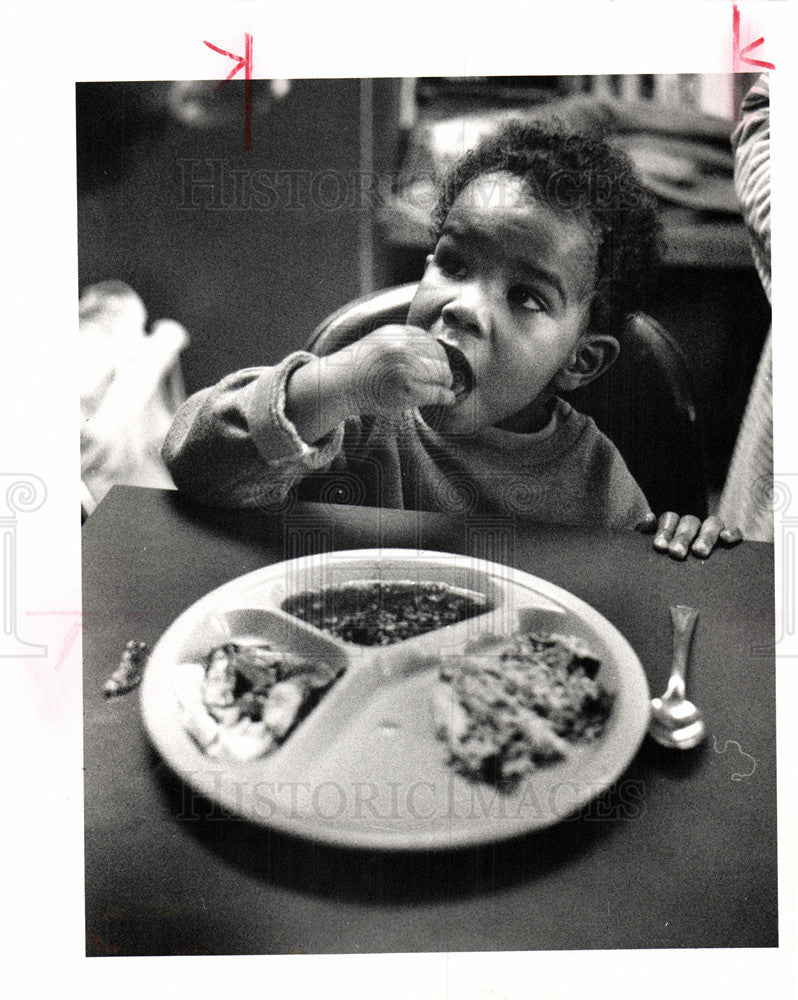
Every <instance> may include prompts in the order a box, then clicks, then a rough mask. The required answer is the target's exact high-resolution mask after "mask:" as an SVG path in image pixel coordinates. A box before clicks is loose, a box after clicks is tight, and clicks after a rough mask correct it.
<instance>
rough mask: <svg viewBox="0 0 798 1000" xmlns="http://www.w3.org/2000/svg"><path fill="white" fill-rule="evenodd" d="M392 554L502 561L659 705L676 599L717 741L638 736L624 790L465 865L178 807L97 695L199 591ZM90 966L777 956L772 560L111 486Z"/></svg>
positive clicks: (93, 646)
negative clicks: (691, 620)
mask: <svg viewBox="0 0 798 1000" xmlns="http://www.w3.org/2000/svg"><path fill="white" fill-rule="evenodd" d="M377 545H381V546H384V547H404V548H408V547H409V548H417V547H418V548H423V549H427V550H434V551H449V552H456V553H462V554H471V555H475V556H478V557H481V558H486V559H491V560H493V561H497V562H504V563H509V564H511V565H514V566H517V567H518V568H519V569H522V570H524V571H526V572H529V573H532V574H534V575H536V576H540V577H543V578H545V579H547V580H550V581H551V582H553V583H555V584H557V585H559V586H561V587H564V588H566V589H567V590H569V591H571V592H572V593H574V594H576V595H577V596H578V597H580V598H582V599H583V600H585V601H587V602H588V603H589V604H591V605H593V607H595V608H596V609H597V610H598V611H599V612H601V614H603V615H605V616H606V617H607V618H608V619H609V620H610V621H611V622H612V623H613V624H614V625H615V626H616V627H617V628H618V629H619V630H620V631H621V632H622V633H623V634H624V635H625V636H626V638H627V639H628V640H629V642H630V643H631V644H632V646H633V647H634V649H635V651H636V652H637V654H638V656H639V658H640V660H641V662H642V663H643V666H644V668H645V671H646V674H647V676H648V681H649V685H650V687H651V689H652V692H659V691H661V690H663V689H664V687H665V683H666V680H667V675H668V672H669V666H670V644H671V623H670V616H669V610H668V609H669V607H670V606H671V605H672V604H677V603H680V604H690V605H692V606H694V607H696V608H698V609H699V611H700V618H699V622H698V627H697V631H696V635H695V640H694V643H693V649H692V656H691V672H690V675H689V679H688V683H689V688H690V693H691V696H693V700H695V701H696V702H697V703H699V704H700V705H701V707H702V708H703V709H704V711H705V714H706V717H707V721H708V726H709V731H710V736H709V739H708V740H707V742H706V743H705V744H704V745H703V746H702V747H700V748H698V749H697V750H695V751H691V752H687V753H679V752H676V751H666V750H663V749H662V748H660V747H657V746H656V745H654V744H652V743H651V742H650V741H649V740H648V738H647V739H646V740H645V741H644V743H643V745H642V747H641V748H640V750H639V752H638V753H637V755H636V757H635V758H634V760H633V761H632V763H631V765H630V767H629V769H628V770H627V772H626V774H625V775H624V777H623V781H622V782H620V783H618V785H617V786H616V787H613V788H610V789H609V790H608V791H607V792H605V793H603V795H602V796H600V797H599V798H598V799H597V800H596V801H595V802H594V803H592V804H591V805H590V806H588V807H585V808H584V809H582V810H581V811H580V813H579V815H577V816H576V817H572V818H569V819H568V820H567V821H565V822H562V823H560V824H558V825H557V826H554V827H551V828H549V829H548V830H544V831H541V832H537V833H533V834H528V835H526V836H523V837H520V838H515V839H513V840H511V841H507V842H502V843H494V844H490V845H487V846H482V847H478V848H467V849H458V850H452V851H446V850H439V851H431V852H403V853H398V854H390V853H381V852H376V851H367V850H343V849H340V848H333V847H326V846H323V845H319V844H311V843H308V842H305V841H302V840H298V839H295V838H293V837H290V836H287V835H284V834H278V833H276V832H274V831H270V830H268V829H264V828H262V827H259V826H255V825H253V824H250V823H248V822H246V821H244V820H240V819H237V818H235V817H233V816H231V815H229V814H227V813H225V812H224V811H222V810H221V809H220V808H219V807H218V806H214V805H213V804H211V803H209V802H206V801H205V800H202V799H200V798H199V797H198V796H196V795H195V794H193V793H190V792H189V791H188V789H187V788H186V786H184V785H183V784H182V782H181V781H180V780H179V779H178V778H177V777H176V776H174V775H173V774H172V773H171V772H170V770H169V769H168V768H167V766H166V765H165V764H164V763H163V762H162V761H161V760H160V758H159V757H158V755H157V753H156V752H155V751H154V750H153V749H152V748H151V746H150V744H149V742H148V741H147V738H146V737H145V734H144V731H143V728H142V723H141V716H140V712H139V700H138V694H137V693H136V692H133V693H130V694H127V695H124V696H122V697H118V698H112V699H106V698H105V697H104V695H103V692H102V687H103V682H104V681H105V680H106V678H107V677H108V676H109V675H110V674H111V672H112V671H113V670H114V668H115V667H116V665H117V663H118V661H119V656H120V653H121V651H122V649H123V647H124V645H125V643H126V642H127V641H128V640H129V639H136V640H143V641H145V642H147V643H148V644H150V645H153V644H154V643H155V642H156V641H157V639H158V637H159V636H160V634H161V633H162V632H163V631H164V630H165V629H166V628H167V627H168V626H169V624H170V623H171V622H172V621H173V620H174V619H175V618H176V617H177V615H178V614H179V613H180V612H181V611H183V610H184V609H185V608H187V607H188V606H189V605H191V604H192V603H193V602H194V601H196V600H197V599H198V598H200V597H202V596H203V595H204V594H206V593H207V592H208V591H209V590H211V589H213V588H215V587H217V586H219V585H221V584H223V583H225V582H227V581H229V580H231V579H233V578H235V577H237V576H239V575H241V574H242V573H246V572H249V571H251V570H255V569H258V568H259V567H261V566H264V565H268V564H270V563H274V562H277V561H280V560H282V559H284V558H290V557H294V556H298V555H303V554H307V553H309V552H312V551H318V550H320V549H321V548H324V549H353V548H367V547H372V546H377ZM83 615H84V619H83V620H84V633H83V634H84V640H83V642H84V646H83V649H84V725H85V761H84V763H85V836H86V840H85V844H86V948H87V954H88V955H161V954H163V955H170V954H172V955H177V954H180V955H184V954H275V953H278V954H279V953H299V954H327V953H358V952H422V951H423V952H456V951H501V950H513V951H527V950H536V949H546V950H548V949H568V948H577V949H597V948H675V947H692V948H712V947H774V946H776V945H777V944H778V936H777V859H776V739H775V670H774V650H773V635H774V608H773V550H772V547H771V546H767V545H761V544H756V543H743V544H742V545H740V546H738V547H737V548H734V549H731V550H720V551H718V552H716V553H715V554H713V555H712V557H711V558H710V559H708V560H706V561H700V560H697V559H691V560H689V561H687V562H685V563H677V562H673V561H671V560H669V559H668V558H667V557H663V556H661V555H659V554H657V553H655V552H654V550H653V549H652V547H651V539H650V537H646V536H643V535H639V534H636V533H634V532H623V533H611V532H608V531H600V530H593V529H591V530H587V529H576V528H566V527H559V526H551V525H541V526H539V527H534V528H524V529H520V528H517V527H514V526H513V525H512V524H510V523H508V522H490V521H489V520H485V519H482V520H477V519H471V520H469V519H467V518H466V519H464V518H448V517H444V516H441V515H437V514H416V513H409V512H401V511H389V510H381V509H372V508H362V507H359V508H358V507H348V506H343V505H341V506H337V505H316V504H302V505H299V506H296V507H294V508H293V509H290V510H287V511H283V512H275V513H251V514H250V513H247V514H243V513H240V512H236V513H232V512H224V511H212V510H207V509H206V510H203V509H201V508H197V507H192V506H191V505H189V504H188V503H186V502H185V501H184V500H181V498H180V497H179V496H178V494H176V493H174V492H169V491H159V490H146V489H137V488H128V487H117V488H115V489H114V490H112V492H111V493H110V494H109V495H108V497H107V498H106V499H105V500H104V501H103V503H102V504H101V505H100V506H99V508H98V509H97V511H96V513H95V514H94V515H93V516H92V517H91V518H90V519H89V521H88V522H87V524H86V525H85V527H84V528H83Z"/></svg>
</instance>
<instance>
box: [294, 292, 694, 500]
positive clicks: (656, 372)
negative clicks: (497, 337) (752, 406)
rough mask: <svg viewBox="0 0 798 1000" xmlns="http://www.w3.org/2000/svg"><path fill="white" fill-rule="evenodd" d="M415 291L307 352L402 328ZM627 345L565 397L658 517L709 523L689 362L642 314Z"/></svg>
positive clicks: (351, 318)
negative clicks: (611, 447)
mask: <svg viewBox="0 0 798 1000" xmlns="http://www.w3.org/2000/svg"><path fill="white" fill-rule="evenodd" d="M416 287H417V285H416V284H415V283H412V284H407V285H397V286H396V287H394V288H388V289H385V290H383V291H379V292H374V293H372V294H371V295H365V296H363V297H362V298H359V299H356V300H354V301H353V302H349V303H348V304H347V305H345V306H342V307H341V308H340V309H338V310H336V311H335V312H334V313H332V314H331V315H330V316H328V317H327V319H325V320H324V321H323V322H322V323H320V324H319V326H317V327H316V329H315V330H314V331H313V333H312V334H311V336H310V338H309V340H308V342H307V345H306V349H307V350H308V351H312V352H313V353H314V354H317V355H319V356H320V357H323V356H326V355H328V354H332V353H334V352H335V351H337V350H340V349H341V348H342V347H346V346H347V345H348V344H352V343H354V342H355V341H356V340H359V339H360V338H361V337H364V336H366V334H368V333H371V332H372V331H374V330H376V329H377V328H378V327H380V326H385V325H387V324H389V323H403V322H404V321H405V319H406V318H407V311H408V308H409V306H410V302H411V300H412V298H413V295H414V293H415V290H416ZM621 345H622V346H621V355H620V357H619V359H618V360H617V361H616V363H615V364H614V365H613V367H612V368H611V369H610V370H609V371H608V372H607V373H605V374H604V375H602V376H601V377H600V378H598V379H596V380H595V381H594V382H592V383H591V384H590V385H588V386H586V387H585V388H583V389H579V390H577V391H576V392H573V393H570V394H569V395H568V396H567V397H566V398H567V399H568V401H569V402H570V403H572V405H573V406H574V407H575V408H576V409H577V410H579V411H581V412H582V413H587V414H588V415H589V416H591V417H592V418H593V419H594V420H595V422H596V424H597V425H598V426H599V428H600V429H601V430H602V431H603V432H604V433H605V434H606V435H607V437H609V438H610V440H611V441H613V442H614V444H615V446H616V447H617V448H618V450H619V451H620V453H621V454H622V455H623V457H624V460H625V461H626V464H627V465H628V467H629V470H630V472H631V473H632V475H633V476H634V477H635V479H636V480H637V482H638V483H639V484H640V487H641V489H642V490H643V492H644V493H645V495H646V497H647V499H648V502H649V504H650V506H651V508H652V510H653V511H654V513H656V514H661V513H663V512H664V511H666V510H674V511H677V512H678V513H679V514H696V515H697V516H699V517H705V516H706V513H707V485H706V467H705V459H704V445H703V438H702V433H701V426H700V421H699V414H698V408H697V407H696V404H695V398H694V390H693V384H692V377H691V374H690V367H689V364H688V362H687V358H686V357H685V355H684V352H683V351H682V349H681V348H680V347H679V345H678V343H677V342H676V341H675V340H674V339H673V337H672V336H671V335H670V334H669V333H668V332H667V331H666V330H664V329H663V328H662V327H661V326H660V325H659V323H657V322H656V321H655V320H653V319H652V318H651V317H650V316H647V315H646V314H644V313H635V315H634V316H632V317H631V318H630V320H629V321H628V323H627V325H626V328H625V330H624V331H623V334H622V337H621Z"/></svg>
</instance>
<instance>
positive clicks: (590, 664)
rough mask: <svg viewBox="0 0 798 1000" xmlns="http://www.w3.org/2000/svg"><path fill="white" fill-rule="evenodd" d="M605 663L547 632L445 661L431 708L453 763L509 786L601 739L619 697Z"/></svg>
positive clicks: (466, 772) (576, 642)
mask: <svg viewBox="0 0 798 1000" xmlns="http://www.w3.org/2000/svg"><path fill="white" fill-rule="evenodd" d="M599 666H600V663H599V660H598V659H597V658H596V657H595V656H594V655H593V654H592V653H591V652H590V650H589V649H588V648H587V647H586V645H585V643H584V642H583V641H582V640H581V639H578V638H576V637H574V636H566V635H558V634H556V633H544V632H531V633H523V632H520V633H517V634H515V635H513V636H511V637H510V638H509V639H508V641H507V642H506V643H505V644H504V645H503V646H502V647H500V648H499V649H498V650H497V651H496V652H493V653H491V655H471V656H469V655H468V654H466V655H463V656H461V657H457V658H451V659H449V660H447V661H445V662H443V663H442V664H441V667H440V681H441V683H440V684H439V685H438V689H437V691H436V695H435V703H434V705H433V710H434V713H435V720H436V725H437V731H438V735H439V737H440V738H441V739H445V740H446V742H447V744H448V746H449V751H450V762H451V763H452V765H453V766H454V768H455V769H456V770H457V771H459V772H460V773H461V774H463V775H465V776H467V777H469V778H472V779H476V780H481V781H490V782H493V783H495V784H498V785H500V786H502V787H505V788H511V787H512V786H513V785H514V784H516V783H517V782H518V781H519V780H520V779H522V778H524V777H525V776H526V775H528V774H529V773H531V772H532V771H534V770H535V769H536V768H537V767H538V766H539V765H541V764H546V763H551V762H553V761H556V760H562V759H565V758H567V757H569V756H570V754H571V752H572V749H573V747H574V746H575V745H576V744H580V743H589V742H592V741H593V740H596V739H597V738H598V737H599V736H601V734H602V732H603V731H604V728H605V726H606V723H607V719H608V717H609V714H610V711H611V709H612V705H613V701H614V696H613V695H612V694H611V693H610V692H609V691H608V690H607V689H606V688H605V687H604V686H603V685H602V684H601V683H600V682H599V681H598V680H597V679H596V678H597V673H598V669H599Z"/></svg>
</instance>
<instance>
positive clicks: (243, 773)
mask: <svg viewBox="0 0 798 1000" xmlns="http://www.w3.org/2000/svg"><path fill="white" fill-rule="evenodd" d="M353 580H363V581H366V580H384V581H391V580H413V581H418V582H423V581H434V582H442V583H446V584H449V585H450V586H454V587H458V588H466V589H468V590H472V591H478V592H479V593H482V594H484V595H485V596H486V597H487V598H488V601H489V602H490V604H491V605H492V606H493V607H492V610H490V611H488V612H486V613H484V614H481V615H478V616H476V617H473V618H470V619H467V620H465V621H462V622H458V623H457V624H455V625H449V626H446V627H444V628H441V629H437V630H435V631H433V632H428V633H426V634H425V635H421V636H416V637H414V638H412V639H406V640H404V641H402V642H398V643H394V644H392V645H389V646H380V647H374V646H371V647H364V646H356V645H353V644H350V643H347V642H344V641H341V640H339V639H337V638H335V637H332V636H330V635H328V634H327V633H325V632H322V631H320V630H318V629H316V628H314V627H313V626H311V625H308V624H305V623H304V622H302V621H299V620H298V619H297V618H295V617H293V616H291V615H289V614H286V613H285V612H283V611H282V610H281V609H280V605H281V603H282V602H283V601H284V600H285V598H286V597H287V596H289V595H291V594H297V593H300V592H302V591H315V590H320V589H322V588H325V587H336V586H340V585H341V584H343V583H346V582H349V581H353ZM519 627H529V628H541V629H546V630H549V631H558V632H564V633H569V634H573V635H577V636H579V637H580V638H582V639H584V641H585V642H586V643H587V645H588V646H589V647H590V649H591V650H592V651H593V652H594V653H595V654H596V656H598V657H599V659H600V660H601V667H600V669H599V674H598V678H599V680H600V681H601V683H602V684H603V685H604V686H605V687H606V688H607V689H608V690H610V691H611V692H613V693H614V695H615V701H614V704H613V708H612V712H611V714H610V717H609V720H608V722H607V726H606V728H605V731H604V733H603V734H602V736H601V737H600V738H599V739H598V740H596V741H595V742H593V743H590V744H586V745H582V746H579V747H578V748H576V750H575V752H574V754H573V755H572V756H570V757H569V758H568V759H567V760H565V761H562V762H557V763H553V764H549V765H546V766H542V767H540V768H539V769H537V770H536V771H535V772H533V773H532V774H531V775H530V776H529V777H528V778H526V779H525V780H524V781H523V782H521V783H520V785H518V786H517V787H516V788H515V789H513V790H512V791H511V792H505V791H499V790H498V789H496V788H495V787H494V786H492V785H489V784H486V783H481V782H473V781H469V780H467V779H466V778H464V777H461V776H460V775H459V774H457V773H455V772H454V771H453V770H452V768H451V767H450V766H449V765H448V764H447V750H446V746H445V744H444V743H443V742H442V741H441V740H439V739H438V738H437V737H436V735H435V727H434V724H433V717H432V712H431V708H430V695H431V692H432V690H433V686H434V684H435V682H436V679H437V669H436V667H435V666H432V665H431V662H430V661H431V658H432V657H435V656H441V655H442V656H447V655H457V654H459V653H461V652H462V651H463V650H464V648H465V647H466V645H467V644H469V643H472V642H473V641H474V640H475V639H478V638H481V637H485V636H488V635H491V634H498V635H506V634H509V633H511V632H513V631H514V630H515V629H517V628H519ZM253 638H260V639H264V640H266V641H267V642H268V643H269V644H270V645H272V646H273V647H274V648H278V649H290V650H292V651H294V652H296V653H299V654H306V655H310V656H317V657H318V658H320V659H323V660H325V661H327V662H328V663H330V664H331V665H333V666H340V667H343V668H344V672H343V674H342V675H341V676H340V677H339V679H338V680H337V681H336V682H335V684H334V685H333V686H332V687H331V688H330V689H329V690H328V691H327V692H326V693H325V694H324V695H323V697H322V699H321V701H320V702H319V704H318V705H317V706H316V707H315V708H314V709H313V710H312V711H311V712H310V714H308V715H307V716H306V717H305V718H304V719H303V720H302V721H301V722H300V723H299V724H298V725H297V726H296V728H295V729H294V730H293V731H292V732H291V733H290V734H289V736H288V737H287V738H286V740H285V742H284V743H283V744H282V745H281V746H279V747H278V748H277V749H276V750H275V751H274V752H273V753H271V754H269V755H268V756H266V757H262V758H260V759H258V760H254V761H250V762H246V763H240V762H229V761H220V760H215V759H211V758H209V757H207V756H206V755H205V754H204V753H203V752H202V751H201V750H200V749H199V748H198V746H197V745H196V744H195V743H194V741H193V740H192V739H191V737H190V736H188V735H187V733H186V732H185V731H184V729H183V727H182V725H181V723H180V721H179V718H178V705H177V698H176V694H175V689H174V682H175V679H176V678H177V676H178V674H179V673H180V671H181V665H183V667H182V669H185V664H187V663H197V662H198V661H200V660H201V659H202V658H203V657H204V656H205V655H206V654H207V653H208V652H209V651H210V650H211V649H213V648H214V647H215V646H218V645H220V644H222V643H225V642H234V641H236V640H247V639H253ZM141 708H142V714H143V718H144V723H145V726H146V729H147V732H148V734H149V736H150V738H151V740H152V742H153V743H154V745H155V747H156V748H157V750H158V751H159V752H160V754H161V755H162V757H163V758H164V760H166V762H167V763H168V764H169V765H170V766H171V767H172V768H173V769H174V771H175V772H176V773H177V774H178V775H179V776H180V777H181V778H182V779H183V780H184V781H185V782H187V783H188V785H189V786H190V787H192V788H193V789H195V790H196V791H197V792H199V793H200V794H201V795H203V796H205V797H206V798H207V799H209V800H211V801H213V802H215V803H218V804H219V805H221V806H222V807H223V808H224V809H226V810H227V811H229V812H231V813H233V814H235V815H238V816H241V817H244V818H246V819H248V820H250V821H252V822H254V823H258V824H261V825H263V826H266V827H272V828H275V829H279V830H282V831H285V832H287V833H290V834H294V835H297V836H300V837H307V838H311V839H313V840H317V841H322V842H325V843H328V844H333V845H340V846H350V847H366V848H372V849H373V848H376V849H382V850H402V849H404V850H423V849H440V848H449V847H460V846H466V845H475V844H483V843H488V842H491V841H496V840H501V839H504V838H507V837H512V836H515V835H518V834H522V833H526V832H529V831H532V830H536V829H540V828H543V827H547V826H550V825H552V824H554V823H557V822H558V821H560V820H562V819H564V818H565V817H566V816H569V815H571V814H573V813H575V812H576V811H578V810H579V809H580V808H581V807H583V806H585V805H586V804H587V803H588V802H589V801H591V800H592V799H593V798H595V797H596V796H598V795H600V794H601V793H602V792H604V791H605V790H607V789H608V788H610V786H612V785H613V783H614V782H615V781H616V780H617V779H618V777H619V776H620V775H621V774H622V772H623V771H624V770H625V768H626V767H627V765H628V764H629V762H630V761H631V759H632V757H633V756H634V755H635V753H636V751H637V749H638V747H639V745H640V743H641V741H642V739H643V736H644V735H645V732H646V727H647V725H648V719H649V711H650V700H649V691H648V685H647V683H646V678H645V674H644V673H643V669H642V667H641V665H640V661H639V660H638V658H637V656H636V655H635V653H634V651H633V650H632V648H631V646H630V645H629V643H628V642H627V641H626V640H625V639H624V638H623V636H622V635H621V634H620V632H618V630H617V629H616V628H615V627H614V626H613V625H611V624H610V623H609V622H608V621H607V620H606V618H604V617H603V616H602V615H600V614H599V613H598V612H597V611H595V610H594V609H593V608H592V607H590V605H589V604H586V603H585V602H584V601H581V600H580V599H579V598H577V597H575V596H574V595H573V594H570V593H569V592H568V591H566V590H563V589H561V588H560V587H556V586H554V585H553V584H551V583H548V582H547V581H545V580H541V579H539V578H537V577H534V576H530V575H529V574H527V573H523V572H521V571H520V570H516V569H513V568H511V567H509V566H502V565H499V564H497V563H490V562H484V561H481V560H476V559H471V558H469V557H466V556H458V555H453V554H450V553H442V552H422V553H419V552H416V551H415V550H410V549H362V550H357V551H350V552H332V553H325V554H323V555H317V556H306V557H303V558H301V559H294V560H291V561H289V562H283V563H277V564H275V565H272V566H267V567H265V568H263V569H259V570H255V571H254V572H252V573H248V574H246V575H245V576H241V577H239V578H238V579H235V580H232V581H230V582H229V583H227V584H225V585H224V586H222V587H219V588H218V589H216V590H214V591H212V592H211V593H209V594H207V595H206V596H205V597H203V598H202V599H201V600H199V601H197V602H196V603H195V604H193V605H192V606H191V607H190V608H188V609H187V610H186V611H185V612H183V614H182V615H180V617H179V618H178V619H177V620H176V621H175V622H174V623H173V624H172V625H171V626H170V627H169V628H168V629H167V631H166V632H165V633H164V635H163V636H162V638H161V639H160V640H159V642H158V643H157V645H156V646H155V648H154V649H153V652H152V655H151V656H150V659H149V662H148V664H147V668H146V671H145V674H144V679H143V681H142V686H141Z"/></svg>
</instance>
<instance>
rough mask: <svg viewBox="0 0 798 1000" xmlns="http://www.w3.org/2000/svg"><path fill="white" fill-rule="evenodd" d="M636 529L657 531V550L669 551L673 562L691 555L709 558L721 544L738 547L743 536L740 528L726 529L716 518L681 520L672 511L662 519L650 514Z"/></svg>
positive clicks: (646, 531)
mask: <svg viewBox="0 0 798 1000" xmlns="http://www.w3.org/2000/svg"><path fill="white" fill-rule="evenodd" d="M637 529H638V531H643V532H645V533H646V534H649V533H652V532H656V534H655V535H654V548H655V549H657V551H658V552H667V554H668V555H669V556H671V557H672V558H673V559H685V558H686V557H687V553H688V552H692V553H693V555H695V556H698V557H699V558H701V559H706V558H707V556H708V555H709V554H710V553H711V552H712V550H713V549H714V548H715V546H716V545H717V544H718V542H721V543H722V544H723V545H736V544H737V543H738V542H740V541H742V537H743V536H742V534H741V533H740V531H739V530H738V529H737V528H727V527H726V526H725V525H724V523H723V521H721V519H720V518H719V517H715V516H714V515H713V516H710V517H708V518H706V520H704V521H701V520H700V519H699V518H697V517H695V516H694V515H693V514H685V515H684V516H683V517H679V515H678V514H674V513H673V511H668V512H667V513H666V514H663V515H662V516H661V517H660V518H659V519H657V518H656V517H655V516H654V514H651V515H649V517H648V518H646V520H645V521H641V523H640V524H638V525H637Z"/></svg>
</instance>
